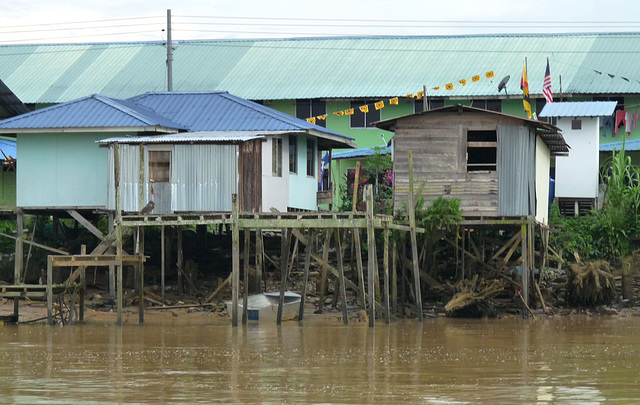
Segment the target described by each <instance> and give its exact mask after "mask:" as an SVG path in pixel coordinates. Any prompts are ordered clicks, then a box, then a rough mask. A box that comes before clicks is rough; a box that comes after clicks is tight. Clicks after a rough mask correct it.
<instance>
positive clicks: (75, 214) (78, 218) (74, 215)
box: [67, 210, 104, 240]
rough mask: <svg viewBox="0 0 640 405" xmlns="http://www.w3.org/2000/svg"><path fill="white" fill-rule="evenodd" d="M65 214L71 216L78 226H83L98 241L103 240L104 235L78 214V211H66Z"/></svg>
mask: <svg viewBox="0 0 640 405" xmlns="http://www.w3.org/2000/svg"><path fill="white" fill-rule="evenodd" d="M67 213H68V214H69V215H71V217H72V218H73V219H75V220H76V221H78V222H79V223H80V224H82V226H84V227H85V228H86V229H87V230H88V231H89V232H91V233H92V234H93V235H95V236H96V237H97V238H98V239H100V240H103V239H104V234H103V233H102V232H101V231H100V229H98V228H96V226H95V225H93V224H92V223H91V221H89V220H88V219H86V218H85V217H83V216H82V214H80V213H79V212H78V211H76V210H67Z"/></svg>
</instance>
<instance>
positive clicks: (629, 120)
mask: <svg viewBox="0 0 640 405" xmlns="http://www.w3.org/2000/svg"><path fill="white" fill-rule="evenodd" d="M632 124H633V115H632V114H631V111H626V112H625V114H624V130H625V131H627V135H628V136H631V126H632Z"/></svg>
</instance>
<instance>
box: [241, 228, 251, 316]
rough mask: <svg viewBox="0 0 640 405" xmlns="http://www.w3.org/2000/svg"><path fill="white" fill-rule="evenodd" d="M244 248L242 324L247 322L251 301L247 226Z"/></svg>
mask: <svg viewBox="0 0 640 405" xmlns="http://www.w3.org/2000/svg"><path fill="white" fill-rule="evenodd" d="M243 233H244V249H243V252H242V254H243V272H244V286H243V288H242V324H243V325H246V324H247V316H248V309H247V303H248V302H249V247H250V246H251V239H250V238H251V230H250V229H248V228H245V229H244V231H243Z"/></svg>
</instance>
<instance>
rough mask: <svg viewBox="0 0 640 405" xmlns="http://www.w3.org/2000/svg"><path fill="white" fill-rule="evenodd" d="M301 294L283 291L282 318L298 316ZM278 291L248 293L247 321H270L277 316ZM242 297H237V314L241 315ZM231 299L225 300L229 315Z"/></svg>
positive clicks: (288, 318) (284, 319) (273, 320)
mask: <svg viewBox="0 0 640 405" xmlns="http://www.w3.org/2000/svg"><path fill="white" fill-rule="evenodd" d="M301 298H302V296H301V295H300V294H296V293H294V292H289V291H285V293H284V304H283V307H282V320H283V321H287V320H290V319H294V318H295V317H296V316H298V310H299V309H300V299H301ZM279 301H280V293H279V292H269V293H264V294H255V295H250V296H249V297H248V298H247V319H248V320H249V321H272V322H275V321H276V319H277V317H278V302H279ZM242 304H243V300H242V297H240V299H238V316H240V317H241V316H242V308H243V307H242ZM231 307H232V305H231V301H227V312H228V313H229V315H231V311H232V308H231Z"/></svg>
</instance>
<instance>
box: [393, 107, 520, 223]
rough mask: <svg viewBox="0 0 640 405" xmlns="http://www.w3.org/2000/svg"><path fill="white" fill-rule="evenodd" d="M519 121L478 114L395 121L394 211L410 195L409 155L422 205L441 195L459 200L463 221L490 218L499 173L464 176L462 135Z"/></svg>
mask: <svg viewBox="0 0 640 405" xmlns="http://www.w3.org/2000/svg"><path fill="white" fill-rule="evenodd" d="M511 124H513V125H516V124H520V125H521V123H519V122H517V121H515V120H512V119H510V118H509V117H504V116H494V115H493V114H484V113H478V112H462V113H458V114H451V113H440V114H438V113H429V114H424V115H414V116H410V117H406V118H402V119H399V120H398V121H397V122H396V129H395V135H394V138H393V142H394V167H393V169H394V206H395V207H397V208H396V209H398V208H401V207H403V204H402V202H406V201H407V193H408V190H409V167H408V153H409V151H410V150H412V151H413V166H414V168H413V173H414V187H415V188H416V189H420V188H421V187H422V196H424V199H425V203H427V204H429V203H430V199H432V198H433V199H435V198H438V197H440V196H445V197H447V196H451V197H456V198H459V199H460V207H461V208H462V210H463V216H465V217H486V216H488V217H495V216H497V212H498V172H488V171H486V172H470V173H468V172H467V168H466V133H467V130H496V129H497V126H498V125H511Z"/></svg>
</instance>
